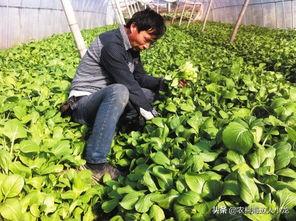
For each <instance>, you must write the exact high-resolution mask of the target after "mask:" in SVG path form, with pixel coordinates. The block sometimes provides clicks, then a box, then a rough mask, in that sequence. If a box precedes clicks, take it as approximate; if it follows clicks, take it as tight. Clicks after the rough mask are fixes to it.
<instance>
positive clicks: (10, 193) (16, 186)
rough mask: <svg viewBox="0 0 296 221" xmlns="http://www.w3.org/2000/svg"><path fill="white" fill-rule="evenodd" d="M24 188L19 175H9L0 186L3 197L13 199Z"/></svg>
mask: <svg viewBox="0 0 296 221" xmlns="http://www.w3.org/2000/svg"><path fill="white" fill-rule="evenodd" d="M23 186H24V179H23V178H22V177H21V176H19V175H9V176H8V177H7V178H6V180H5V181H3V183H2V185H1V191H2V193H3V195H4V196H5V197H8V198H10V197H15V196H17V195H19V194H20V192H21V191H22V189H23Z"/></svg>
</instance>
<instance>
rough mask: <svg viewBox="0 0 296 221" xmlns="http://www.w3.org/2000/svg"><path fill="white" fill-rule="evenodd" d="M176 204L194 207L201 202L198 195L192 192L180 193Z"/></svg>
mask: <svg viewBox="0 0 296 221" xmlns="http://www.w3.org/2000/svg"><path fill="white" fill-rule="evenodd" d="M177 201H178V203H179V204H181V205H184V206H194V205H195V204H197V203H198V202H201V201H202V199H201V196H200V194H198V193H196V192H194V191H188V192H185V193H182V194H181V195H180V196H179V197H178V199H177Z"/></svg>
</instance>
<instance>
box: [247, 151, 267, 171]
mask: <svg viewBox="0 0 296 221" xmlns="http://www.w3.org/2000/svg"><path fill="white" fill-rule="evenodd" d="M265 158H266V153H265V149H263V148H258V149H256V151H255V152H254V153H253V154H250V164H251V165H252V167H253V168H254V169H257V168H259V167H260V166H261V164H262V163H263V162H264V160H265Z"/></svg>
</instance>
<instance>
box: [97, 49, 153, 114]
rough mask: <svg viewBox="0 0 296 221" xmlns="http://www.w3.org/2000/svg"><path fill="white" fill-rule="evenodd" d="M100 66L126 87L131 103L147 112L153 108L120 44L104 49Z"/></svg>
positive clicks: (116, 81)
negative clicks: (131, 69) (129, 65)
mask: <svg viewBox="0 0 296 221" xmlns="http://www.w3.org/2000/svg"><path fill="white" fill-rule="evenodd" d="M100 64H101V65H102V67H103V68H104V70H105V71H106V72H107V73H108V74H109V76H110V77H111V78H112V79H113V81H114V82H115V83H119V84H123V85H125V86H126V87H127V88H128V90H129V92H130V101H131V102H132V103H133V104H134V105H136V106H138V107H141V108H143V109H145V110H147V111H151V110H152V106H151V104H150V103H149V101H148V100H147V99H146V97H145V95H144V93H143V91H142V88H141V86H140V85H139V83H138V82H137V81H136V80H135V78H134V75H133V73H132V72H131V71H130V69H129V67H128V64H127V62H126V51H125V48H124V47H123V46H121V45H119V44H107V45H105V46H104V47H103V48H102V51H101V58H100Z"/></svg>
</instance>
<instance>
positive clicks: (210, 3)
mask: <svg viewBox="0 0 296 221" xmlns="http://www.w3.org/2000/svg"><path fill="white" fill-rule="evenodd" d="M212 4H213V0H210V2H209V6H208V8H207V12H206V15H205V18H204V21H203V24H202V29H201V31H204V30H205V27H206V23H207V20H208V17H209V14H210V10H211V8H212Z"/></svg>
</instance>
